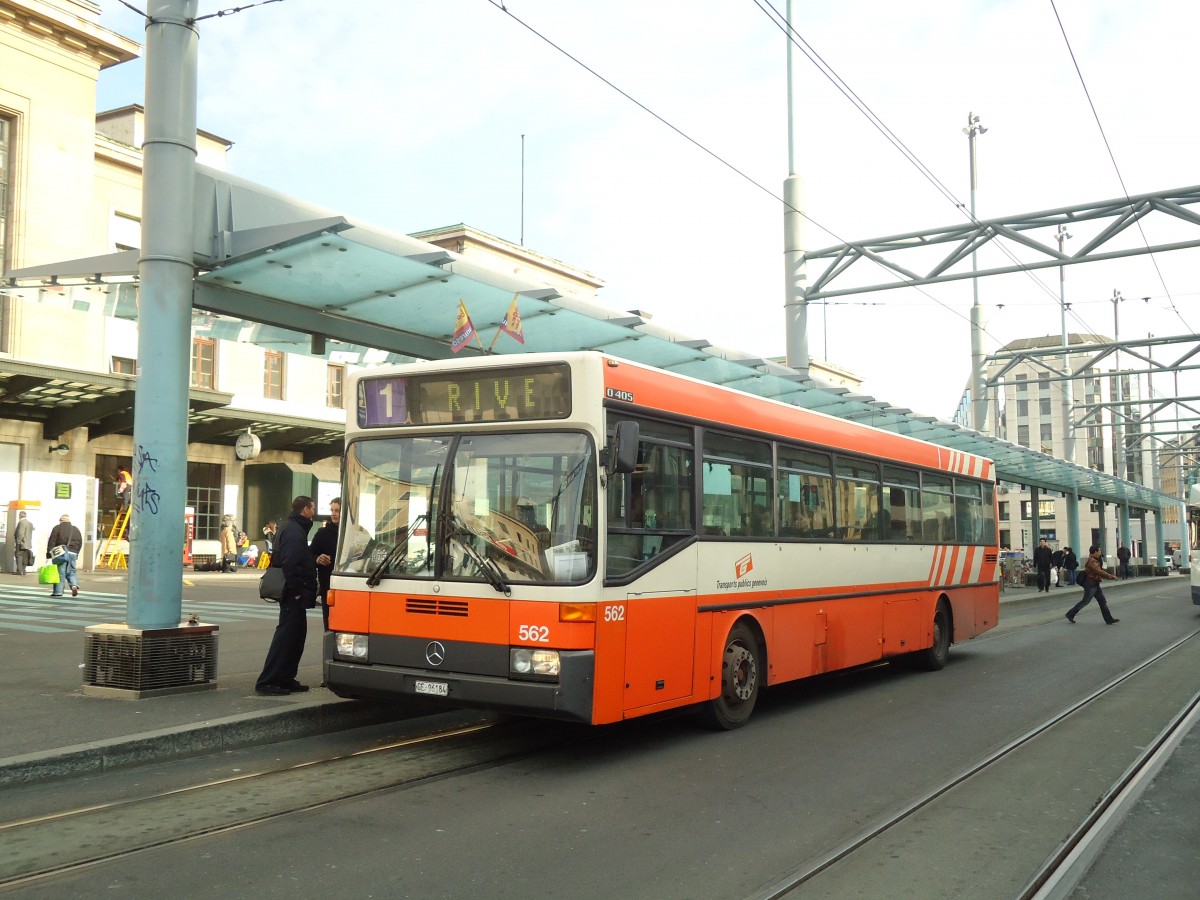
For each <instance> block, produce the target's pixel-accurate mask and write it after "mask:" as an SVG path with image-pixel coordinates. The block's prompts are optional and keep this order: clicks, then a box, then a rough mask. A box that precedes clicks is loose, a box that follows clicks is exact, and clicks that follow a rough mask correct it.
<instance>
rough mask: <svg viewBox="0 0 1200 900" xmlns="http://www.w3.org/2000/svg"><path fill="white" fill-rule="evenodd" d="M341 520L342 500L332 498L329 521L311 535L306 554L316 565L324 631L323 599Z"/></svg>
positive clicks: (326, 615) (326, 609)
mask: <svg viewBox="0 0 1200 900" xmlns="http://www.w3.org/2000/svg"><path fill="white" fill-rule="evenodd" d="M341 519H342V498H341V497H334V498H333V499H332V500H330V501H329V521H328V522H326V523H325V527H324V528H322V529H321V530H319V531H318V532H317V533H316V534H315V535H313V539H312V543H311V544H309V545H308V552H309V554H310V555H311V556H312V558H313V562H315V563H316V564H317V582H318V584H319V585H320V586H319V588H318V589H317V595H318V596H319V597H320V598H321V619H322V620H323V621H324V622H325V630H326V631H328V630H329V606H328V605H327V604H326V602H325V597H326V595H327V594H328V593H329V576H330V575H332V574H333V559H334V557H335V556H337V542H338V523H339V522H340V521H341Z"/></svg>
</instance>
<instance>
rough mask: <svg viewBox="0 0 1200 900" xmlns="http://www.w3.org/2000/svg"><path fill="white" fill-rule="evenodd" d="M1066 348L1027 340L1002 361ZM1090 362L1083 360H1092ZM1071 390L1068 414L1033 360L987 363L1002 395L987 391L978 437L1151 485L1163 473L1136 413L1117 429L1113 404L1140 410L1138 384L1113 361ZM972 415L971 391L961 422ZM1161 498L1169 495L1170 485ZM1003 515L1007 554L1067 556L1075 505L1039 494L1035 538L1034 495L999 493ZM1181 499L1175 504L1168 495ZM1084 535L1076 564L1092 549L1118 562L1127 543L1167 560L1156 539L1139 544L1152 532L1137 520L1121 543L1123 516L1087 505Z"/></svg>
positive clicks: (1058, 361)
mask: <svg viewBox="0 0 1200 900" xmlns="http://www.w3.org/2000/svg"><path fill="white" fill-rule="evenodd" d="M1067 338H1068V348H1069V347H1071V346H1077V347H1078V346H1083V345H1090V346H1095V345H1097V344H1104V343H1109V342H1110V339H1109V338H1107V337H1105V336H1104V335H1098V334H1090V333H1089V334H1085V333H1072V334H1069V335H1068V336H1067ZM1061 346H1062V337H1061V336H1059V335H1053V336H1045V337H1036V338H1022V339H1020V340H1016V341H1012V342H1011V343H1009V344H1007V345H1005V346H1004V347H1003V348H1001V350H1000V351H999V352H1000V353H1004V354H1008V353H1014V352H1023V351H1038V350H1049V349H1053V348H1058V347H1061ZM1094 355H1095V354H1094V353H1089V354H1087V357H1086V359H1090V358H1091V357H1093V356H1094ZM1068 360H1069V364H1070V367H1071V370H1072V371H1077V370H1078V368H1079V367H1080V366H1081V365H1083V364H1084V362H1085V357H1084V356H1083V355H1082V354H1080V353H1078V352H1076V353H1070V354H1069V356H1068ZM1050 362H1051V364H1052V365H1053V366H1055V367H1056V368H1058V369H1060V370H1061V369H1062V368H1065V366H1064V363H1063V357H1062V356H1060V355H1055V356H1053V357H1052V358H1051V360H1050ZM1081 376H1082V377H1080V378H1077V379H1075V380H1074V381H1073V382H1072V385H1071V389H1070V390H1071V395H1070V400H1071V405H1070V406H1069V407H1067V406H1066V405H1065V404H1064V399H1065V392H1066V386H1065V382H1063V381H1062V380H1058V379H1057V378H1054V377H1053V376H1052V373H1051V371H1050V369H1049V368H1048V367H1047V366H1046V365H1042V364H1039V363H1037V362H1036V361H1035V360H1034V359H1033V358H1031V359H1029V360H1022V361H1019V362H1017V363H1016V364H1010V363H1008V362H1004V361H995V360H993V361H991V362H990V363H989V365H988V367H987V369H986V372H985V378H986V380H987V382H988V383H989V384H996V385H997V386H996V387H995V388H994V389H993V390H991V391H989V396H990V397H991V398H992V402H990V403H989V415H988V420H987V421H986V422H985V423H984V424H983V427H982V428H980V429H978V430H979V431H982V432H983V433H984V434H988V435H992V436H994V437H999V438H1002V439H1004V440H1008V441H1011V442H1013V443H1015V444H1019V445H1021V446H1022V447H1028V448H1030V449H1032V450H1036V451H1040V452H1042V453H1045V454H1047V455H1049V456H1053V457H1055V458H1057V459H1067V460H1069V461H1071V462H1074V463H1076V464H1078V465H1081V466H1086V467H1088V468H1090V469H1094V470H1096V471H1099V472H1107V473H1111V474H1115V475H1117V476H1118V477H1120V478H1124V479H1126V480H1129V481H1134V482H1137V483H1139V484H1145V485H1147V486H1151V487H1153V486H1154V485H1153V484H1150V481H1148V479H1150V480H1151V481H1152V480H1153V478H1154V477H1155V472H1156V471H1157V457H1158V455H1159V454H1158V451H1157V448H1155V447H1154V446H1153V445H1151V444H1150V443H1149V441H1148V440H1147V439H1146V437H1145V435H1144V433H1143V428H1142V424H1141V422H1140V420H1139V412H1138V410H1139V408H1140V407H1139V406H1137V405H1130V406H1127V407H1121V412H1120V414H1119V415H1118V421H1117V424H1116V425H1114V420H1113V416H1114V409H1115V407H1114V405H1113V404H1114V401H1115V400H1117V399H1123V400H1125V401H1134V402H1136V401H1138V400H1140V399H1141V397H1142V394H1143V392H1144V388H1143V386H1142V383H1141V382H1140V381H1139V379H1138V378H1137V377H1136V376H1130V375H1129V374H1128V373H1125V372H1121V371H1118V370H1116V369H1115V368H1114V360H1113V358H1112V357H1111V356H1109V357H1106V358H1105V359H1104V360H1103V361H1102V362H1101V363H1099V364H1098V365H1097V366H1095V367H1094V368H1090V369H1088V370H1086V371H1084V372H1083V373H1081ZM969 408H970V395H969V385H968V387H967V389H966V390H964V394H963V400H962V403H961V404H960V406H959V412H958V415H956V417H955V421H956V422H959V423H960V424H961V423H962V422H963V421H965V419H966V416H967V413H968V412H969ZM1069 435H1070V436H1071V437H1073V441H1074V447H1073V452H1071V453H1068V436H1069ZM1162 490H1164V491H1166V492H1168V493H1171V492H1170V491H1169V490H1168V485H1167V484H1166V483H1165V482H1164V483H1163V485H1162ZM996 493H997V503H998V509H999V520H1000V522H999V537H1000V545H1001V547H1009V548H1011V549H1013V550H1025V551H1026V553H1031V552H1032V551H1033V548H1034V547H1036V546H1037V545H1038V543H1039V541H1040V539H1041V538H1046V539H1047V541H1048V542H1049V543H1050V545H1051V546H1052V547H1063V546H1066V545H1068V544H1069V543H1070V536H1069V532H1068V527H1067V504H1068V503H1070V502H1073V501H1072V500H1071V498H1070V497H1067V496H1064V495H1062V494H1055V493H1052V492H1048V491H1039V492H1038V497H1037V504H1038V510H1037V513H1038V515H1037V519H1038V524H1037V529H1036V531H1037V533H1036V534H1035V533H1034V531H1035V529H1034V515H1033V513H1034V510H1033V508H1032V503H1033V494H1032V492H1031V491H1030V490H1029V488H1028V486H1026V485H1020V484H1009V483H1003V482H1002V483H1001V484H1000V485H998V487H997V492H996ZM1172 496H1176V494H1172ZM1078 512H1079V532H1080V543H1081V544H1082V545H1084V546H1082V547H1072V549H1073V550H1075V552H1076V555H1079V556H1080V559H1082V558H1083V556H1082V555H1081V554H1080V550H1081V549H1082V550H1083V553H1084V554H1086V552H1087V547H1088V546H1090V545H1092V544H1096V545H1097V546H1100V547H1102V548H1103V549H1104V551H1105V553H1106V554H1107V555H1108V556H1110V557H1113V556H1115V553H1116V549H1117V546H1118V544H1119V543H1120V542H1122V541H1123V542H1124V543H1125V544H1126V545H1127V546H1129V547H1130V549H1131V551H1132V552H1133V555H1134V556H1135V557H1136V558H1144V557H1153V556H1161V555H1162V554H1161V553H1160V552H1156V550H1155V548H1154V547H1153V546H1152V545H1150V546H1147V543H1151V544H1152V538H1149V537H1147V538H1145V539H1144V538H1143V534H1146V535H1147V536H1148V535H1150V534H1151V533H1152V531H1153V529H1152V527H1147V528H1146V529H1143V527H1142V523H1141V522H1140V521H1139V520H1137V519H1136V518H1134V516H1135V515H1136V514H1135V513H1134V512H1133V511H1131V521H1130V531H1131V534H1129V535H1123V534H1120V531H1119V529H1120V512H1119V510H1118V509H1117V508H1116V507H1113V506H1111V505H1104V504H1099V503H1096V502H1093V501H1091V500H1089V499H1088V498H1081V499H1080V502H1079V507H1078ZM1172 520H1174V522H1175V523H1177V522H1178V510H1177V509H1176V508H1174V507H1168V508H1167V509H1166V510H1164V515H1163V527H1164V532H1165V533H1166V534H1169V535H1175V534H1176V533H1177V531H1178V528H1177V527H1176V528H1171V524H1172Z"/></svg>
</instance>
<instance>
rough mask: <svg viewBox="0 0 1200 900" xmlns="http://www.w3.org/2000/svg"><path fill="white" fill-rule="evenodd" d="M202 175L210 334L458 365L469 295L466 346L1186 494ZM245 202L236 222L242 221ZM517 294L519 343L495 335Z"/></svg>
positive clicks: (100, 268)
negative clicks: (611, 365)
mask: <svg viewBox="0 0 1200 900" xmlns="http://www.w3.org/2000/svg"><path fill="white" fill-rule="evenodd" d="M197 168H198V178H199V179H200V180H199V181H198V186H199V185H200V184H207V185H208V187H207V191H208V193H209V194H212V195H213V197H214V198H215V200H214V202H213V210H214V211H215V212H214V214H215V215H216V216H217V218H218V220H221V217H222V216H227V217H228V219H229V221H228V222H226V221H218V225H217V228H216V229H215V237H214V236H213V234H214V229H213V227H212V225H211V223H209V222H208V220H207V218H206V214H203V211H201V212H200V213H198V214H197V221H201V220H204V221H205V222H206V224H205V226H204V228H203V229H202V230H198V231H197V241H196V246H197V247H198V248H203V249H207V250H208V252H202V250H201V249H198V250H197V253H196V267H197V272H198V274H197V276H196V281H195V289H194V295H193V303H194V306H195V308H196V309H197V310H200V311H203V312H204V313H206V314H207V315H197V316H195V317H194V318H195V319H196V320H197V327H198V328H199V329H200V330H207V331H209V332H211V333H212V334H213V335H214V336H220V337H227V338H229V339H233V340H242V341H249V342H253V343H256V344H261V345H263V346H271V347H273V348H276V349H288V350H294V351H297V352H310V353H313V354H316V355H326V356H328V357H329V358H331V359H337V360H338V361H343V362H362V363H372V362H395V361H401V360H405V359H438V358H447V357H449V356H451V355H452V354H451V352H450V347H449V343H450V336H451V334H452V332H453V331H454V329H455V324H456V314H457V310H458V304H459V302H460V301H461V302H462V303H464V304H465V305H466V307H467V310H468V312H469V314H470V316H471V319H472V322H473V324H474V326H475V329H476V331H477V333H478V334H479V338H480V341H479V342H473V343H471V344H470V345H468V346H466V347H464V348H463V349H462V350H461V354H462V355H474V354H479V353H483V352H493V353H497V354H512V353H528V352H535V351H548V352H554V351H564V350H574V349H592V350H600V351H603V352H605V353H609V354H612V355H613V356H617V357H621V358H624V359H629V360H633V361H636V362H641V363H645V364H647V365H651V366H657V367H659V368H662V369H668V370H670V371H673V372H678V373H680V374H683V375H688V376H690V377H692V378H696V379H698V380H701V381H707V382H712V383H715V384H721V385H725V386H727V387H731V388H736V389H737V390H741V391H745V392H747V393H750V394H756V395H759V396H762V397H770V398H773V399H776V400H779V401H782V402H784V403H790V404H794V405H796V406H802V407H804V408H806V409H814V410H819V411H820V412H823V413H827V414H829V415H832V416H837V417H839V418H843V419H853V420H855V421H858V422H862V423H864V424H867V425H871V426H874V427H876V428H882V429H884V430H887V431H893V432H896V433H899V434H904V435H908V436H911V437H915V438H920V439H922V440H926V441H929V442H930V443H934V444H938V445H941V446H944V447H949V448H952V449H955V450H962V451H965V452H969V453H975V454H978V455H980V456H984V457H987V458H989V459H992V460H994V461H995V464H996V472H997V476H998V478H999V479H1000V480H1002V481H1005V482H1010V483H1015V484H1020V485H1028V486H1034V487H1037V488H1039V489H1041V490H1047V491H1052V492H1061V493H1070V492H1073V491H1078V493H1079V494H1080V496H1086V497H1091V498H1095V499H1099V500H1103V501H1105V502H1108V503H1114V504H1128V505H1129V506H1131V507H1138V508H1144V509H1162V508H1165V507H1167V506H1170V505H1173V504H1177V503H1178V502H1179V501H1178V500H1176V499H1175V498H1173V497H1170V496H1168V495H1166V494H1162V493H1160V492H1157V491H1154V490H1152V489H1150V488H1147V487H1145V486H1143V485H1139V484H1135V483H1132V482H1128V481H1124V480H1122V479H1119V478H1115V477H1113V476H1111V475H1107V474H1104V473H1102V472H1096V471H1093V470H1091V469H1087V468H1084V467H1082V466H1077V465H1074V464H1071V463H1067V462H1064V461H1063V460H1060V459H1056V458H1054V457H1052V456H1048V455H1046V454H1043V453H1040V452H1036V451H1034V450H1031V449H1029V448H1027V447H1021V446H1018V445H1016V444H1012V443H1010V442H1008V441H1005V440H1001V439H998V438H993V437H989V436H986V435H983V434H980V433H978V432H975V431H972V430H969V429H965V428H962V427H960V426H957V425H954V424H952V423H949V422H944V421H940V420H938V419H935V418H933V417H930V416H922V415H917V414H915V413H913V412H912V411H911V410H908V409H902V408H898V407H895V406H892V405H891V404H889V403H886V402H884V401H881V400H877V399H875V398H874V397H870V396H866V395H863V394H855V393H851V392H850V391H848V390H846V389H844V388H833V387H828V386H824V385H821V384H819V383H818V382H815V381H813V380H810V379H808V378H802V377H801V376H800V375H799V374H798V373H797V372H796V371H795V370H793V369H790V368H788V367H786V366H783V365H780V364H778V363H774V362H771V361H769V360H765V359H762V358H760V357H757V356H753V355H751V354H747V353H744V352H739V351H737V350H733V349H729V348H725V347H720V346H718V345H716V344H714V343H712V342H710V341H708V340H705V339H703V338H698V337H694V336H689V335H685V334H681V333H678V332H674V331H670V330H667V329H664V328H662V327H660V326H657V325H655V324H653V323H651V322H649V321H646V320H645V319H644V318H643V317H642V316H640V315H637V314H634V313H629V312H624V311H617V310H613V309H612V308H610V307H607V306H604V305H602V304H599V303H597V302H595V301H591V300H584V299H580V298H578V297H570V296H563V295H562V294H560V293H559V291H558V290H556V289H554V288H552V287H548V286H546V285H545V284H535V283H532V282H530V281H523V280H519V279H516V278H514V277H512V276H510V275H507V274H505V273H503V272H498V271H496V270H494V269H491V268H487V267H484V266H482V265H480V264H478V263H475V262H473V261H471V260H470V259H468V258H466V257H463V256H461V255H459V254H457V253H452V252H450V251H447V250H444V249H442V248H441V247H438V246H436V245H434V244H429V243H426V242H424V241H420V240H418V239H416V238H412V237H409V236H406V235H396V234H391V233H388V232H384V231H381V230H378V229H374V228H370V227H367V226H363V225H359V224H357V223H353V222H351V221H350V220H348V219H346V218H345V217H342V216H338V215H332V214H330V215H322V213H325V212H327V211H318V210H316V209H315V208H311V207H305V206H304V205H303V204H300V202H299V201H290V200H287V199H286V198H281V197H279V196H278V195H266V194H264V193H263V192H262V189H260V188H259V187H258V186H254V185H250V184H249V183H245V182H241V181H239V180H238V179H232V178H230V177H228V176H225V175H223V174H222V175H221V176H219V177H220V179H223V180H220V181H218V180H217V176H215V175H214V174H213V173H209V172H208V171H207V170H202V167H197ZM205 179H208V180H207V181H206V180H205ZM247 194H253V195H254V199H255V200H257V201H259V203H258V206H257V207H256V206H255V205H254V204H252V203H248V202H246V201H245V199H242V198H244V196H245V195H247ZM264 197H265V199H264ZM235 199H236V200H238V201H239V203H240V205H238V203H235V202H234V200H235ZM235 209H236V210H237V212H236V217H237V218H238V220H239V224H240V225H241V226H242V227H241V229H240V230H238V229H235V228H234V227H233V221H232V219H233V218H234V217H235V213H234V212H233V211H232V210H235ZM297 210H299V212H296V211H297ZM281 211H283V212H285V213H286V214H283V213H281ZM288 218H291V221H288V220H287V219H288ZM279 222H282V224H272V223H279ZM248 226H249V227H248ZM210 244H211V246H209V245H210ZM136 271H137V269H136V251H125V252H123V253H118V254H113V255H111V256H108V257H96V258H92V259H85V260H75V261H69V262H63V263H55V264H52V265H49V266H39V267H35V268H30V269H24V270H20V271H15V272H10V273H8V282H7V284H8V288H7V291H8V292H9V293H11V294H15V295H18V296H19V295H23V294H24V293H25V292H27V291H30V290H33V291H34V292H35V293H36V291H37V289H40V288H41V287H42V286H44V285H47V284H53V285H55V286H56V287H57V286H65V285H68V284H70V280H71V279H76V280H78V283H79V284H81V285H83V284H87V285H103V284H108V283H111V282H112V281H113V278H114V276H123V277H125V278H131V277H133V276H132V273H133V272H136ZM130 294H131V292H128V291H125V290H118V291H115V292H110V293H108V294H106V295H105V296H106V304H105V307H106V308H105V314H108V315H116V316H120V317H129V318H133V317H135V316H136V305H135V303H134V302H133V301H132V297H131V296H130ZM514 297H515V298H516V300H517V304H518V308H519V311H520V314H521V319H522V322H523V327H524V336H525V342H524V344H521V343H519V342H518V341H516V340H515V339H514V338H512V337H510V336H509V335H507V334H498V330H499V325H500V322H501V321H502V320H503V319H504V316H505V314H506V312H507V311H508V308H509V305H510V304H511V303H512V301H513V298H514ZM114 298H116V299H114ZM247 323H257V324H247ZM327 341H328V342H329V343H328V344H327ZM485 348H490V351H489V350H488V349H485Z"/></svg>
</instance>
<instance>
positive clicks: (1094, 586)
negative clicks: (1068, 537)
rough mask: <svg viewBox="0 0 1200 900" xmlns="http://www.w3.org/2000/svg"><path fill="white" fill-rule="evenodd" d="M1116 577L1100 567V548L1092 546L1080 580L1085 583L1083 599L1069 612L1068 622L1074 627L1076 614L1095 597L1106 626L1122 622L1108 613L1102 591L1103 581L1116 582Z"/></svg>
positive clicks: (1106, 602)
mask: <svg viewBox="0 0 1200 900" xmlns="http://www.w3.org/2000/svg"><path fill="white" fill-rule="evenodd" d="M1116 577H1117V576H1116V575H1110V574H1108V572H1106V571H1104V567H1103V566H1102V565H1100V548H1099V547H1097V546H1096V545H1095V544H1092V546H1091V547H1090V548H1089V549H1088V558H1087V562H1086V563H1085V564H1084V566H1083V574H1082V575H1080V576H1079V580H1080V581H1081V582H1082V583H1083V599H1082V600H1080V601H1079V602H1078V603H1076V604H1075V605H1074V606H1072V607H1071V608H1070V609H1069V610H1068V611H1067V621H1068V622H1070V623H1071V624H1072V625H1074V624H1075V614H1076V613H1078V612H1079V611H1080V610H1081V609H1083V608H1084V607H1085V606H1087V605H1088V603H1089V602H1090V601H1091V599H1092V598H1093V597H1095V598H1096V602H1097V603H1098V604H1100V615H1102V616H1104V624H1105V625H1116V624H1117V623H1118V622H1120V621H1121V620H1120V619H1114V618H1113V616H1112V613H1110V612H1109V611H1108V601H1107V600H1106V599H1105V597H1104V591H1103V590H1101V589H1100V582H1101V581H1106V580H1109V579H1113V580H1115V579H1116Z"/></svg>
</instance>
